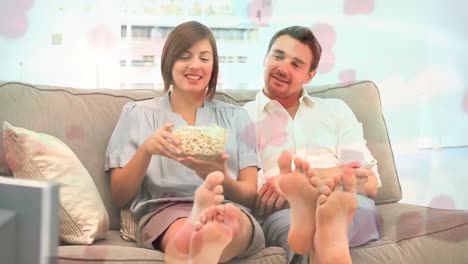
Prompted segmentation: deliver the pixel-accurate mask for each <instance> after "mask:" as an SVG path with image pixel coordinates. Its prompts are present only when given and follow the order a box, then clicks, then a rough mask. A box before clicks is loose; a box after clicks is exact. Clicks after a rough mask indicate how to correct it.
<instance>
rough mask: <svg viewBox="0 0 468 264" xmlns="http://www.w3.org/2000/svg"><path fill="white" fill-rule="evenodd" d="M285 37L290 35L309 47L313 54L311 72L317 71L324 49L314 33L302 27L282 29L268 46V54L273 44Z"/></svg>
mask: <svg viewBox="0 0 468 264" xmlns="http://www.w3.org/2000/svg"><path fill="white" fill-rule="evenodd" d="M283 35H288V36H290V37H292V38H293V39H296V40H298V41H300V42H301V43H303V44H305V45H307V46H308V47H309V49H310V51H311V52H312V61H311V63H310V68H309V71H314V70H316V69H317V67H318V64H319V62H320V56H321V55H322V47H321V46H320V43H319V42H318V40H317V38H316V37H315V36H314V33H312V30H310V29H309V28H307V27H301V26H292V27H287V28H283V29H281V30H280V31H278V32H276V33H275V35H273V37H272V38H271V40H270V43H269V44H268V51H267V53H268V52H270V49H271V47H272V46H273V43H275V41H276V39H277V38H279V37H281V36H283Z"/></svg>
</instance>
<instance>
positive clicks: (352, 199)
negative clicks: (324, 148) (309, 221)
mask: <svg viewBox="0 0 468 264" xmlns="http://www.w3.org/2000/svg"><path fill="white" fill-rule="evenodd" d="M341 184H342V186H343V190H341V189H340V188H335V189H334V190H333V191H332V192H331V193H330V194H329V195H328V196H327V195H324V194H321V195H320V196H319V197H318V199H317V215H316V226H317V231H316V232H315V237H314V241H315V249H316V250H315V253H314V254H313V255H312V256H311V260H310V263H321V264H328V263H333V264H349V263H351V256H350V255H349V242H348V226H349V224H350V223H351V221H352V219H353V216H354V212H355V211H356V208H357V198H356V176H355V175H354V173H353V172H352V171H351V170H350V169H345V170H344V171H343V174H342V176H341Z"/></svg>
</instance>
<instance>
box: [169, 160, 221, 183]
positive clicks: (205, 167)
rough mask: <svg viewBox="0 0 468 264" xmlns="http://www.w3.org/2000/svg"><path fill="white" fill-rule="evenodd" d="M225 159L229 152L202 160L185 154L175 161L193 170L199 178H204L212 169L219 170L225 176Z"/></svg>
mask: <svg viewBox="0 0 468 264" xmlns="http://www.w3.org/2000/svg"><path fill="white" fill-rule="evenodd" d="M227 159H229V154H226V153H223V154H219V156H218V157H217V159H215V160H202V159H197V158H194V157H191V156H187V157H179V158H177V161H179V162H180V163H182V164H184V165H185V166H186V167H188V168H190V169H192V170H194V171H195V172H196V173H197V175H198V176H200V178H202V179H203V180H205V178H206V176H207V175H208V174H209V173H211V172H213V171H221V172H222V173H224V175H225V176H227V175H226V174H227V166H226V160H227Z"/></svg>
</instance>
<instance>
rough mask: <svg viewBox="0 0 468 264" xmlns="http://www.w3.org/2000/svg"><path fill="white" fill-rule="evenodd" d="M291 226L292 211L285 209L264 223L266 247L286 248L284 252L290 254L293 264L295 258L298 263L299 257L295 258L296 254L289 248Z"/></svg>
mask: <svg viewBox="0 0 468 264" xmlns="http://www.w3.org/2000/svg"><path fill="white" fill-rule="evenodd" d="M290 224H291V209H283V210H280V211H277V212H274V213H273V214H271V215H270V216H268V217H267V218H266V219H265V221H264V222H263V225H262V228H263V232H264V234H265V242H266V246H267V247H271V246H273V247H282V248H284V250H286V251H287V253H288V260H289V263H292V260H293V257H294V260H295V261H296V260H297V258H299V256H296V257H295V256H294V255H295V252H294V251H293V250H292V249H291V248H290V247H289V244H288V234H289V227H290ZM295 263H296V262H295Z"/></svg>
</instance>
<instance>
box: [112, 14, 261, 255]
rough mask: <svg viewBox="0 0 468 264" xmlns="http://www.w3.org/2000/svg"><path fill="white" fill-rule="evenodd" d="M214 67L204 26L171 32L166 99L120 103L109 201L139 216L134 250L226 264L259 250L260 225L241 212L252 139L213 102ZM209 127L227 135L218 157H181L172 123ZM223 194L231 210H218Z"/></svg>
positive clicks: (248, 189) (252, 189) (239, 114)
mask: <svg viewBox="0 0 468 264" xmlns="http://www.w3.org/2000/svg"><path fill="white" fill-rule="evenodd" d="M218 68H219V67H218V53H217V48H216V42H215V40H214V37H213V34H212V32H211V31H210V30H209V29H208V28H207V27H206V26H204V25H202V24H200V23H198V22H194V21H191V22H186V23H183V24H180V25H178V26H177V27H175V28H174V29H173V30H172V31H171V33H170V34H169V36H168V38H167V40H166V42H165V44H164V48H163V52H162V58H161V73H162V76H163V80H164V90H165V92H167V94H166V95H164V96H162V97H158V98H154V99H152V100H148V101H142V102H131V103H128V104H126V105H125V106H124V108H123V110H122V114H121V117H120V120H119V122H118V124H117V126H116V128H115V130H114V132H113V134H112V137H111V139H110V141H109V145H108V148H107V151H106V155H107V163H106V169H110V170H111V193H112V199H113V201H114V202H115V203H116V204H117V205H118V206H120V207H122V206H124V205H126V204H128V203H129V202H131V206H130V208H131V210H132V212H133V213H134V214H135V215H136V216H137V217H140V222H139V233H138V235H137V237H138V242H139V244H140V245H141V246H143V247H145V248H152V249H157V250H161V251H164V252H165V253H166V259H167V260H169V261H171V260H173V262H177V261H179V260H180V261H181V262H184V261H186V260H188V258H191V261H192V262H194V263H196V262H200V263H209V262H212V263H217V262H225V261H228V260H230V259H232V258H235V257H239V258H242V257H247V256H250V255H252V254H254V253H256V252H257V251H259V250H261V249H262V248H264V238H263V232H262V231H261V227H260V226H259V225H258V223H256V221H255V220H254V218H253V217H252V216H251V215H250V214H249V213H248V212H247V209H245V208H244V207H247V208H251V207H252V206H253V204H254V202H255V197H256V186H257V170H258V167H259V163H258V158H257V153H256V151H255V148H254V147H252V146H254V145H252V144H245V143H244V142H252V140H253V139H251V138H245V133H242V137H240V134H241V132H243V131H244V129H246V128H247V126H248V125H249V123H250V118H249V117H248V114H247V112H246V111H245V110H244V109H242V108H240V107H238V106H234V105H230V104H226V103H223V102H219V101H216V100H212V98H213V96H214V94H215V91H216V83H217V76H218ZM212 123H215V124H217V125H218V126H221V127H224V128H226V129H228V131H229V137H228V143H227V145H226V153H223V154H221V155H219V157H218V158H217V159H216V160H211V161H207V160H199V159H195V158H193V157H182V156H181V155H179V154H181V149H180V146H179V143H180V140H179V139H178V138H177V137H175V136H174V135H173V134H172V133H171V128H172V127H173V126H179V125H210V124H212ZM253 136H254V135H253V134H252V137H253ZM241 138H243V139H244V140H241ZM215 171H218V172H215ZM223 194H224V197H225V198H226V199H227V200H230V201H233V202H234V203H235V206H233V205H232V204H226V205H224V206H219V204H220V202H221V201H222V200H223ZM240 208H242V209H240ZM189 252H190V253H189ZM208 261H209V262H208Z"/></svg>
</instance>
